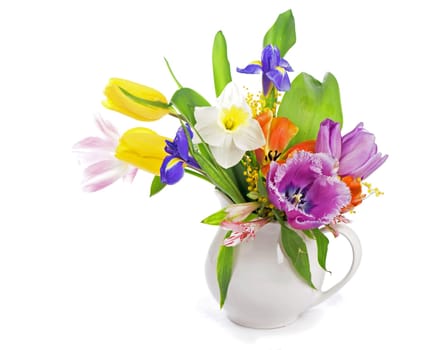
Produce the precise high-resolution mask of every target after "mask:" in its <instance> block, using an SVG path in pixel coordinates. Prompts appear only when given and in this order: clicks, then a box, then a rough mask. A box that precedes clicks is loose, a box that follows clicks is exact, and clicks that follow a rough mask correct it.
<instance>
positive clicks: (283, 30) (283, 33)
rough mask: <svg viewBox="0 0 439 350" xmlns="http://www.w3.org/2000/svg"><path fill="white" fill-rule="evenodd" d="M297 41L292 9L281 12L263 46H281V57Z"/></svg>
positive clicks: (267, 34) (266, 35)
mask: <svg viewBox="0 0 439 350" xmlns="http://www.w3.org/2000/svg"><path fill="white" fill-rule="evenodd" d="M295 43H296V30H295V25H294V17H293V13H292V12H291V10H288V11H285V12H283V13H281V14H280V15H279V16H278V17H277V19H276V22H274V24H273V25H272V27H271V28H270V29H269V30H268V32H267V33H266V34H265V36H264V43H263V47H265V46H267V45H270V44H272V45H275V46H277V47H278V48H279V51H280V55H281V57H284V56H285V54H286V53H287V52H288V50H289V49H291V47H292V46H293V45H294V44H295Z"/></svg>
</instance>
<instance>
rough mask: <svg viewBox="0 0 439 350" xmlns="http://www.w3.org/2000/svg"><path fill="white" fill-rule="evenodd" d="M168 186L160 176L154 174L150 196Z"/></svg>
mask: <svg viewBox="0 0 439 350" xmlns="http://www.w3.org/2000/svg"><path fill="white" fill-rule="evenodd" d="M165 187H166V184H164V183H163V182H161V181H160V176H154V178H153V179H152V182H151V189H150V191H149V196H150V197H152V196H154V195H156V194H157V193H159V192H160V191H161V190H163V189H164V188H165Z"/></svg>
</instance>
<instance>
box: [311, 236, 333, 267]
mask: <svg viewBox="0 0 439 350" xmlns="http://www.w3.org/2000/svg"><path fill="white" fill-rule="evenodd" d="M312 232H313V234H314V237H315V238H316V242H317V257H318V260H319V265H320V266H321V267H322V269H323V270H325V271H328V270H327V269H326V255H327V253H328V244H329V239H328V238H327V237H326V236H325V235H324V234H323V232H322V231H320V230H319V229H318V228H316V229H313V230H312Z"/></svg>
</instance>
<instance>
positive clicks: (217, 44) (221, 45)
mask: <svg viewBox="0 0 439 350" xmlns="http://www.w3.org/2000/svg"><path fill="white" fill-rule="evenodd" d="M212 66H213V80H214V82H215V93H216V97H218V96H219V95H221V92H222V91H223V89H224V87H225V86H226V85H227V84H228V83H230V82H231V81H232V75H231V74H230V63H229V59H228V58H227V43H226V38H225V37H224V35H223V33H222V32H221V31H219V32H218V33H216V35H215V39H214V41H213V49H212Z"/></svg>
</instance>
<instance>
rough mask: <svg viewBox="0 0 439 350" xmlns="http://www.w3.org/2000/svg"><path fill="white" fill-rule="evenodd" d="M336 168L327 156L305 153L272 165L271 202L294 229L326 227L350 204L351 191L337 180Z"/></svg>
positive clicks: (268, 179) (268, 180)
mask: <svg viewBox="0 0 439 350" xmlns="http://www.w3.org/2000/svg"><path fill="white" fill-rule="evenodd" d="M335 164H336V160H335V159H333V158H332V157H330V156H328V155H327V154H324V153H309V152H305V151H298V152H296V153H295V154H294V155H293V157H291V158H288V159H287V161H286V162H285V163H283V164H279V163H277V162H271V164H270V170H269V172H268V175H267V193H268V199H269V200H270V202H271V203H272V204H273V205H274V206H275V207H276V208H277V209H279V210H281V211H283V212H284V213H285V214H286V216H287V220H288V224H289V225H290V226H291V227H292V228H295V229H299V230H308V229H312V228H317V227H319V226H322V225H327V224H329V223H330V222H331V221H332V220H333V219H334V218H335V217H336V216H337V215H339V214H340V210H341V209H342V208H343V207H345V206H346V205H347V204H349V203H350V201H351V193H350V190H349V188H348V187H347V186H346V185H345V184H344V183H343V182H342V181H341V180H340V179H339V177H338V176H336V174H335V170H336V168H335Z"/></svg>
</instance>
